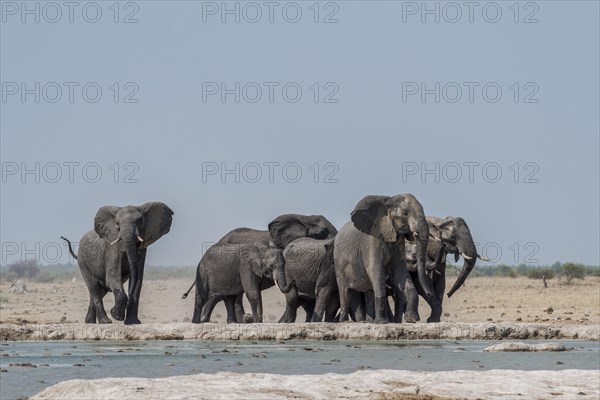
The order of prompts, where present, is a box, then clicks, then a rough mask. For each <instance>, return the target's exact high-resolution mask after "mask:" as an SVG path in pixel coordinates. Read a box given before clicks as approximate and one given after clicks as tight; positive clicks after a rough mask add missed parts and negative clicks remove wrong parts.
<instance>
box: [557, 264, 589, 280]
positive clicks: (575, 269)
mask: <svg viewBox="0 0 600 400" xmlns="http://www.w3.org/2000/svg"><path fill="white" fill-rule="evenodd" d="M560 274H561V275H562V276H564V277H565V278H566V279H567V283H571V282H572V281H573V279H584V278H585V266H584V265H583V264H574V263H565V264H563V265H561V267H560Z"/></svg>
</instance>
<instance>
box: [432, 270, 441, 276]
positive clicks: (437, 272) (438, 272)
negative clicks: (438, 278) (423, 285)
mask: <svg viewBox="0 0 600 400" xmlns="http://www.w3.org/2000/svg"><path fill="white" fill-rule="evenodd" d="M433 272H435V273H436V274H438V275H441V274H442V273H441V272H440V271H438V270H437V269H434V270H433Z"/></svg>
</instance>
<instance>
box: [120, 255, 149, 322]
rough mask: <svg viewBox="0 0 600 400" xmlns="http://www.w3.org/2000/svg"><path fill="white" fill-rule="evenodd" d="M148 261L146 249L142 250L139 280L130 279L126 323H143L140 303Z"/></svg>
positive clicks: (139, 262) (139, 263) (139, 259)
mask: <svg viewBox="0 0 600 400" xmlns="http://www.w3.org/2000/svg"><path fill="white" fill-rule="evenodd" d="M145 263H146V250H140V252H139V258H138V268H139V271H138V273H137V282H132V280H131V279H130V280H129V304H127V318H125V325H132V324H141V321H140V320H139V318H138V309H139V305H140V294H141V292H142V281H143V279H144V264H145Z"/></svg>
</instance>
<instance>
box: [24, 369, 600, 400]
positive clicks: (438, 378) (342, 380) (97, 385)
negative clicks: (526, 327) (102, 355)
mask: <svg viewBox="0 0 600 400" xmlns="http://www.w3.org/2000/svg"><path fill="white" fill-rule="evenodd" d="M417 388H418V391H419V393H420V394H421V395H424V394H429V395H434V396H443V398H453V399H455V398H460V399H463V398H464V399H517V398H520V399H528V400H529V399H550V398H551V399H594V400H596V399H598V398H599V397H600V371H589V370H575V369H570V370H563V371H517V370H490V371H446V372H412V371H395V370H377V371H357V372H354V373H352V374H325V375H295V376H294V375H276V374H250V373H245V374H237V373H232V372H220V373H217V374H198V375H189V376H177V377H169V378H158V379H146V378H107V379H96V380H71V381H66V382H61V383H58V384H56V385H54V386H51V387H49V388H47V389H45V390H44V391H42V392H40V393H38V394H37V395H35V396H33V397H32V398H31V399H32V400H34V399H35V400H41V399H57V400H58V399H74V400H75V399H76V400H84V399H116V398H123V399H140V400H149V399H165V400H167V399H171V400H175V399H232V398H236V399H282V398H313V399H329V398H396V399H403V398H408V397H403V395H402V394H413V395H414V394H415V393H416V392H417ZM410 398H415V397H410ZM416 398H418V397H416Z"/></svg>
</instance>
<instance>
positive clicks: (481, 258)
mask: <svg viewBox="0 0 600 400" xmlns="http://www.w3.org/2000/svg"><path fill="white" fill-rule="evenodd" d="M477 258H479V259H480V260H481V261H492V259H491V258H487V257H482V256H480V255H479V254H477Z"/></svg>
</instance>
